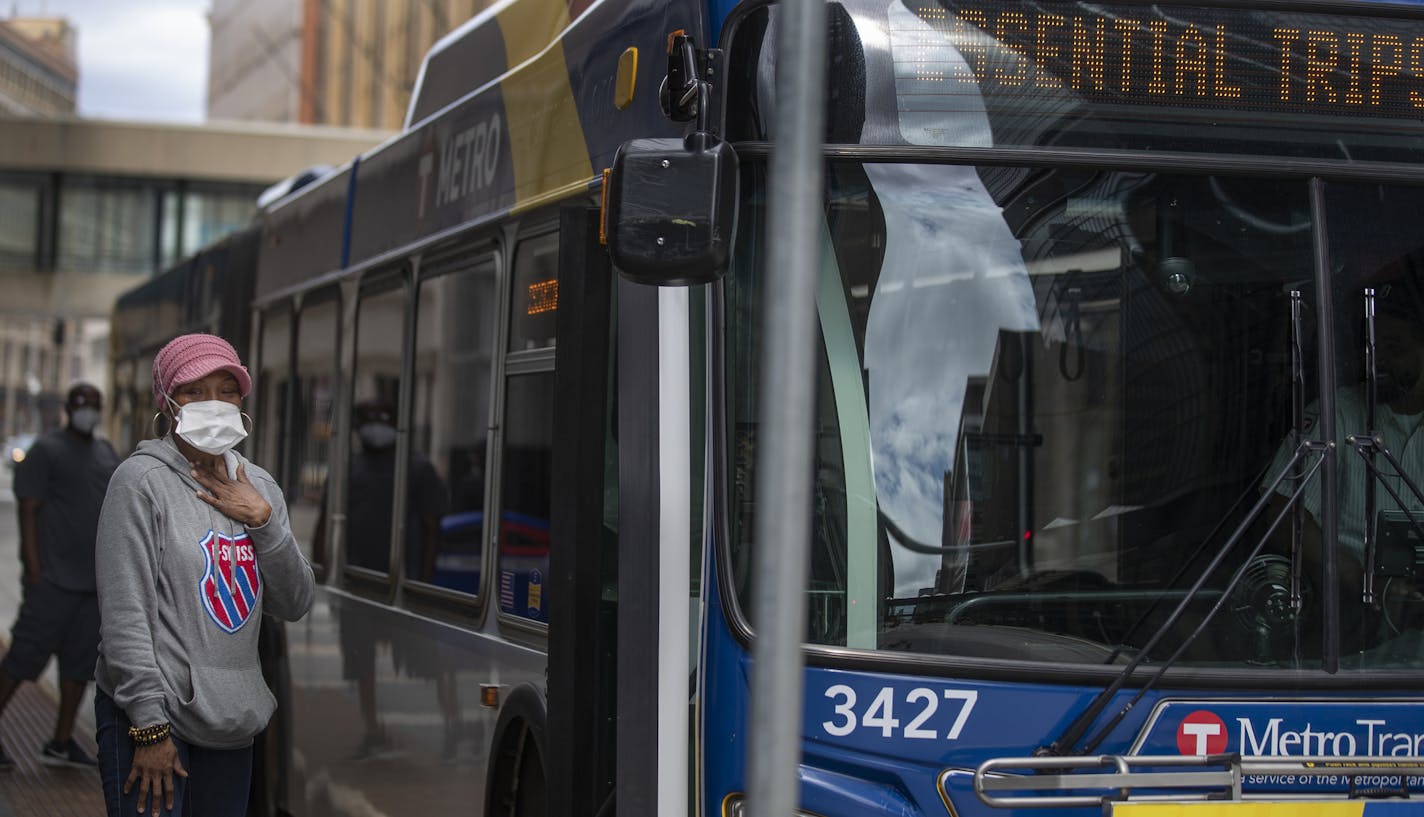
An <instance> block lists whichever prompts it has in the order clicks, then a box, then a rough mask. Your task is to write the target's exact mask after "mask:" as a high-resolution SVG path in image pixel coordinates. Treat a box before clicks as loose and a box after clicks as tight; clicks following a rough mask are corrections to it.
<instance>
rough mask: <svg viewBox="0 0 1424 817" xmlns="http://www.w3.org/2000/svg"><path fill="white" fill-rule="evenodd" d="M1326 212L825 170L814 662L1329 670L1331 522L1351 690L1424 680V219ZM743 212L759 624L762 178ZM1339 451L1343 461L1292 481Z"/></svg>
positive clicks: (750, 181) (1008, 178)
mask: <svg viewBox="0 0 1424 817" xmlns="http://www.w3.org/2000/svg"><path fill="white" fill-rule="evenodd" d="M1317 187H1318V190H1317V191H1316V192H1315V195H1317V196H1319V197H1320V199H1319V200H1317V201H1316V202H1315V204H1316V205H1317V207H1316V209H1315V210H1313V209H1312V184H1311V183H1310V182H1309V181H1306V180H1302V179H1278V178H1267V177H1260V178H1246V177H1234V176H1233V177H1227V176H1217V175H1193V174H1190V173H1149V172H1137V171H1123V170H1113V169H1090V168H1053V169H1046V168H1027V167H1022V168H1016V167H985V168H975V167H969V166H957V165H927V164H919V165H910V164H889V163H883V164H874V163H865V164H860V163H853V162H838V163H833V164H831V165H829V166H828V174H827V178H826V199H825V220H824V230H823V247H822V253H821V266H820V273H819V284H818V291H817V301H818V312H819V319H820V335H821V341H822V343H821V347H820V355H819V367H818V369H819V370H818V373H817V380H818V400H817V414H816V425H815V429H814V433H815V439H816V444H815V451H816V461H815V490H814V494H813V498H814V503H813V505H814V507H813V509H812V510H813V514H814V540H813V545H812V550H813V556H812V563H811V565H810V571H811V574H810V576H811V579H810V586H809V590H808V598H807V604H808V609H809V612H810V615H809V622H810V624H809V631H808V633H807V636H806V637H807V640H808V642H811V643H814V644H822V645H835V646H847V647H852V648H859V649H868V650H881V651H893V652H902V653H903V652H908V653H917V654H922V655H930V656H946V657H957V658H972V659H1007V660H1017V661H1035V662H1051V663H1054V664H1059V665H1061V664H1120V663H1124V662H1126V661H1129V660H1132V659H1134V658H1139V659H1141V660H1143V661H1144V662H1146V663H1148V664H1153V663H1161V662H1166V661H1169V660H1170V661H1173V662H1174V663H1175V665H1179V666H1197V667H1217V668H1232V667H1236V668H1273V667H1274V668H1291V669H1311V668H1317V667H1320V666H1321V665H1322V663H1321V662H1322V646H1321V645H1322V627H1323V625H1322V620H1323V610H1322V603H1323V599H1324V593H1323V592H1322V586H1321V583H1322V576H1323V575H1324V574H1323V568H1322V565H1323V564H1324V563H1325V559H1326V558H1327V553H1326V551H1325V550H1324V548H1325V542H1326V540H1327V539H1329V538H1330V537H1327V536H1325V534H1324V531H1323V529H1322V528H1321V525H1322V524H1324V523H1325V521H1326V520H1329V519H1334V520H1335V524H1334V527H1335V534H1336V538H1337V539H1338V553H1337V557H1336V564H1337V565H1338V567H1339V576H1340V580H1339V585H1340V586H1339V588H1338V590H1339V598H1340V610H1339V616H1340V622H1341V625H1340V626H1341V641H1342V644H1341V649H1342V655H1341V656H1340V665H1341V666H1342V667H1344V668H1347V669H1351V670H1365V669H1386V668H1389V669H1401V668H1414V669H1418V668H1421V667H1424V633H1421V630H1420V626H1421V618H1424V602H1421V601H1420V599H1421V598H1424V597H1421V595H1420V593H1419V592H1418V590H1417V589H1416V587H1417V586H1424V533H1421V527H1420V525H1419V520H1420V519H1421V518H1424V514H1421V513H1420V509H1424V497H1420V496H1418V495H1417V494H1416V492H1415V487H1417V486H1424V435H1417V434H1415V432H1416V431H1417V430H1418V429H1419V427H1420V426H1421V425H1424V231H1421V230H1420V229H1418V224H1417V220H1418V214H1419V213H1424V189H1421V188H1417V187H1408V186H1403V185H1382V184H1374V183H1343V182H1324V183H1321V184H1319V185H1317ZM742 189H743V195H744V201H743V207H742V225H741V227H740V228H739V229H740V233H739V235H738V247H739V250H738V254H737V257H736V258H735V260H734V264H733V269H732V272H731V273H730V274H729V276H728V279H727V283H726V289H725V293H726V313H727V327H728V330H727V352H726V354H727V369H728V372H729V375H728V378H727V383H728V386H727V391H728V395H727V398H728V423H729V425H728V432H727V433H728V452H729V460H730V469H731V483H732V484H731V486H730V507H729V517H730V520H731V528H732V529H731V532H730V533H731V535H730V537H729V546H730V548H731V555H732V565H733V573H734V577H735V583H736V589H737V591H738V593H739V594H740V596H741V599H742V602H743V604H742V607H743V609H746V608H747V605H746V603H745V602H746V599H747V596H746V594H747V593H748V591H749V590H750V588H751V585H752V583H753V581H754V577H753V576H751V575H750V565H752V564H753V562H754V560H753V559H752V558H751V556H750V552H751V550H752V548H753V547H756V546H775V544H774V543H755V542H754V541H753V535H754V527H753V526H754V522H753V520H754V518H755V514H756V513H761V512H780V511H768V510H767V509H761V508H757V507H756V506H755V489H754V483H755V458H756V451H757V436H756V427H757V425H756V421H757V417H756V407H757V394H756V390H757V379H756V377H757V375H756V362H757V359H758V333H759V331H760V326H761V321H762V320H763V319H764V316H763V315H762V314H761V309H760V292H761V283H762V281H763V279H764V277H765V275H766V274H768V272H767V271H765V270H763V269H762V263H763V261H762V257H763V255H764V253H765V244H766V242H767V241H769V240H773V239H772V238H771V237H769V236H767V235H765V233H764V232H763V230H764V221H763V219H764V212H763V209H762V202H763V199H764V196H765V189H764V176H763V168H761V167H760V166H752V167H749V168H747V169H745V170H744V180H743V188H742ZM1321 202H1323V206H1321ZM1319 213H1323V214H1324V218H1320V217H1318V215H1317V214H1319ZM1317 231H1323V237H1324V245H1325V246H1327V247H1328V257H1327V258H1325V259H1322V263H1323V265H1324V266H1323V268H1324V269H1327V270H1328V274H1327V275H1324V276H1321V277H1320V279H1319V280H1322V281H1325V280H1328V283H1327V284H1325V285H1323V286H1318V285H1317V280H1318V279H1317V275H1316V269H1317V258H1316V246H1317V245H1316V242H1315V235H1316V232H1317ZM1293 293H1299V296H1298V303H1299V306H1298V308H1297V309H1296V310H1294V312H1293V310H1292V301H1293ZM1367 296H1368V297H1369V298H1370V303H1372V304H1373V305H1374V313H1373V316H1372V317H1370V318H1369V319H1367V318H1366V314H1367V313H1366V307H1365V304H1366V298H1367ZM1293 315H1294V317H1293ZM1297 337H1298V338H1300V340H1301V342H1300V344H1299V355H1300V363H1301V366H1300V370H1301V372H1302V375H1301V376H1300V377H1296V378H1293V376H1292V359H1293V358H1292V356H1293V348H1292V347H1293V343H1292V339H1293V338H1297ZM1371 337H1373V338H1374V343H1373V346H1371V345H1370V344H1369V343H1368V339H1369V338H1371ZM1370 348H1372V349H1373V350H1374V354H1373V356H1372V359H1373V365H1370V358H1371V356H1369V355H1367V354H1366V352H1367V350H1368V349H1370ZM1327 376H1328V380H1327V379H1326V377H1327ZM1322 382H1325V383H1329V384H1330V385H1331V388H1330V392H1331V393H1330V394H1328V395H1326V394H1322V392H1323V389H1322ZM1371 390H1373V391H1374V392H1375V394H1376V396H1377V400H1375V401H1374V402H1375V405H1374V409H1373V411H1371V410H1370V405H1369V404H1370V402H1371V401H1370V400H1369V399H1368V394H1369V392H1370V391H1371ZM1297 395H1298V396H1297ZM1331 406H1333V409H1334V412H1333V414H1334V417H1333V419H1332V418H1325V417H1322V414H1323V409H1324V408H1328V407H1331ZM1297 407H1298V409H1297ZM1330 433H1334V434H1335V437H1336V442H1337V446H1336V448H1335V449H1334V453H1333V454H1330V453H1326V454H1323V455H1322V454H1319V453H1312V454H1310V455H1308V456H1306V457H1304V458H1302V459H1301V460H1300V461H1299V462H1298V463H1296V464H1295V467H1291V466H1292V456H1291V455H1292V453H1293V452H1294V451H1295V450H1296V448H1297V439H1307V440H1324V435H1326V434H1330ZM1370 439H1374V440H1375V441H1376V442H1378V446H1376V449H1377V450H1367V449H1370V446H1368V445H1364V444H1363V441H1366V440H1370ZM1386 452H1387V453H1386ZM1366 455H1369V458H1367V456H1366ZM1328 456H1334V457H1335V458H1336V462H1337V474H1338V486H1337V490H1334V491H1329V492H1327V491H1326V490H1325V488H1324V484H1325V480H1324V479H1323V478H1322V476H1321V475H1322V473H1323V471H1324V468H1323V467H1322V466H1320V465H1318V461H1319V460H1321V459H1322V458H1323V457H1328ZM1370 458H1372V459H1370ZM1297 487H1299V488H1300V494H1299V495H1300V499H1299V501H1298V503H1296V504H1295V505H1292V503H1290V502H1288V500H1287V497H1288V496H1289V495H1291V493H1292V492H1293V491H1294V490H1295V489H1296V488H1297ZM1273 488H1274V490H1273ZM1263 499H1264V502H1263V503H1262V504H1264V505H1265V506H1266V510H1265V512H1264V513H1261V514H1259V515H1257V516H1256V517H1255V518H1252V517H1251V514H1250V511H1251V510H1252V508H1253V506H1256V505H1257V504H1258V502H1260V501H1262V500H1263ZM1327 501H1330V502H1333V503H1334V504H1333V510H1334V513H1333V514H1327V513H1324V509H1323V503H1325V502H1327ZM1296 506H1298V507H1299V508H1300V511H1299V513H1298V515H1297V514H1295V512H1294V511H1292V510H1291V508H1292V507H1296ZM1293 517H1296V518H1297V519H1298V522H1293V521H1292V518H1293ZM1277 518H1280V519H1281V520H1282V521H1281V522H1280V524H1278V525H1276V526H1274V529H1272V524H1271V523H1272V522H1273V520H1275V519H1277ZM1238 528H1242V529H1243V531H1244V534H1243V535H1241V536H1239V537H1238V538H1236V540H1235V541H1234V542H1233V541H1232V534H1233V532H1235V531H1236V530H1237V529H1238ZM1297 528H1298V529H1299V531H1300V535H1299V541H1298V543H1297V541H1296V538H1295V537H1294V536H1293V530H1295V529H1297ZM1367 540H1368V541H1369V542H1370V546H1369V547H1367V546H1366V541H1367ZM1219 554H1224V556H1222V557H1221V558H1219V559H1218V556H1219ZM1214 562H1215V563H1217V565H1218V566H1217V567H1216V569H1214V570H1211V571H1208V567H1209V566H1210V565H1211V564H1213V563H1214ZM1294 576H1299V578H1293V577H1294ZM1198 583H1200V585H1201V586H1200V588H1198V589H1197V590H1196V591H1195V592H1189V591H1190V590H1191V588H1193V586H1194V585H1197V584H1198ZM1366 591H1372V592H1373V596H1372V597H1371V598H1370V600H1368V601H1366V600H1365V593H1366ZM1179 605H1180V606H1182V608H1183V609H1182V615H1180V616H1179V617H1177V618H1176V619H1175V620H1173V619H1172V618H1171V617H1170V616H1171V614H1172V612H1173V610H1174V609H1175V608H1177V607H1178V606H1179ZM1164 627H1166V628H1169V631H1168V633H1167V637H1163V638H1160V640H1158V641H1157V642H1156V645H1155V646H1153V637H1154V636H1156V635H1158V633H1159V631H1161V630H1162V629H1163V628H1164ZM1179 651H1180V652H1179Z"/></svg>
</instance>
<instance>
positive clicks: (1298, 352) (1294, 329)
mask: <svg viewBox="0 0 1424 817" xmlns="http://www.w3.org/2000/svg"><path fill="white" fill-rule="evenodd" d="M1300 332H1301V296H1300V292H1299V291H1298V290H1293V291H1292V292H1291V385H1292V389H1291V419H1292V421H1293V431H1292V439H1294V440H1295V442H1296V449H1295V453H1294V454H1292V455H1291V458H1290V461H1289V462H1287V463H1286V464H1285V466H1284V467H1283V468H1281V469H1280V472H1279V473H1277V474H1276V475H1275V477H1274V478H1273V479H1272V480H1271V484H1270V486H1269V487H1268V488H1267V489H1266V490H1265V491H1263V492H1262V493H1261V498H1260V499H1259V500H1257V501H1256V504H1255V505H1253V506H1252V508H1251V510H1250V512H1249V513H1247V514H1246V518H1245V519H1243V520H1241V522H1240V524H1238V525H1237V526H1236V530H1235V531H1234V532H1233V533H1232V534H1231V536H1230V537H1229V538H1228V539H1227V540H1226V542H1225V543H1224V544H1223V545H1222V546H1221V548H1220V549H1218V551H1217V553H1216V555H1215V556H1214V557H1212V560H1211V562H1210V564H1208V565H1207V566H1206V568H1205V569H1204V570H1203V571H1202V572H1201V574H1200V575H1199V576H1198V578H1197V580H1196V582H1195V583H1193V584H1192V586H1191V588H1190V589H1189V590H1187V593H1186V595H1184V596H1183V597H1182V600H1181V601H1180V602H1178V603H1177V607H1176V609H1174V610H1173V611H1172V613H1171V615H1169V616H1168V617H1167V619H1166V620H1165V621H1164V622H1162V624H1161V626H1159V627H1158V628H1157V631H1156V632H1155V633H1153V635H1152V637H1151V638H1149V639H1148V640H1147V643H1146V644H1145V645H1143V647H1142V648H1141V649H1140V650H1138V652H1137V654H1136V655H1135V656H1133V658H1132V660H1131V661H1129V662H1128V663H1127V665H1126V666H1124V667H1123V669H1122V671H1121V672H1119V673H1118V675H1117V677H1116V678H1114V679H1113V682H1112V683H1111V684H1109V685H1108V686H1107V687H1105V688H1104V689H1103V690H1102V691H1101V692H1099V693H1098V694H1097V696H1096V697H1094V698H1093V700H1092V702H1091V703H1089V704H1088V706H1087V708H1086V709H1084V710H1083V711H1082V712H1081V713H1079V715H1078V717H1076V718H1074V719H1073V721H1072V722H1071V723H1070V724H1068V728H1067V729H1065V730H1064V731H1063V734H1062V735H1060V736H1059V737H1058V739H1057V740H1055V741H1053V742H1052V743H1050V744H1049V745H1048V746H1046V747H1041V748H1039V750H1038V751H1037V752H1036V754H1038V755H1040V756H1042V755H1064V754H1072V753H1074V752H1075V751H1079V750H1077V749H1076V745H1077V743H1078V741H1079V739H1081V738H1082V737H1083V735H1084V734H1085V733H1087V731H1088V729H1089V728H1090V727H1091V726H1092V725H1093V723H1095V722H1096V721H1097V719H1098V716H1099V715H1101V714H1102V712H1103V710H1104V709H1106V708H1107V705H1108V702H1109V701H1110V700H1112V698H1113V696H1114V695H1116V694H1117V692H1118V690H1120V689H1122V687H1123V686H1124V685H1125V684H1126V683H1127V681H1128V679H1129V678H1131V677H1132V675H1133V673H1135V672H1136V671H1137V668H1138V666H1140V665H1141V664H1142V662H1143V661H1144V660H1145V659H1146V657H1147V656H1148V655H1150V654H1151V652H1152V650H1153V649H1154V648H1155V647H1156V646H1157V642H1159V641H1161V640H1162V638H1163V637H1164V636H1165V635H1166V634H1167V633H1168V631H1170V630H1171V629H1172V627H1173V626H1174V625H1175V624H1176V623H1177V621H1178V620H1179V619H1180V618H1181V617H1182V615H1183V613H1185V612H1186V609H1187V607H1188V605H1190V604H1191V603H1192V602H1193V601H1194V600H1195V599H1196V596H1197V593H1199V592H1201V589H1202V587H1204V586H1205V585H1206V580H1207V579H1208V578H1210V577H1211V575H1212V574H1213V573H1215V572H1216V569H1217V568H1218V567H1219V566H1220V565H1221V562H1222V561H1223V560H1224V559H1225V558H1226V556H1227V555H1228V554H1229V553H1231V551H1232V550H1233V549H1234V548H1235V547H1236V543H1237V542H1238V541H1240V539H1241V537H1242V536H1244V535H1245V533H1246V530H1247V529H1248V528H1249V527H1250V526H1251V525H1252V524H1253V523H1255V521H1256V519H1257V517H1259V516H1260V515H1261V512H1262V511H1263V510H1264V509H1265V507H1266V505H1267V504H1268V503H1269V502H1270V500H1271V497H1273V496H1275V493H1276V488H1277V487H1279V486H1280V484H1281V482H1283V481H1284V480H1285V479H1286V478H1287V477H1290V478H1291V479H1292V480H1293V482H1294V486H1293V490H1292V492H1291V495H1290V500H1289V502H1287V504H1286V507H1285V508H1284V509H1282V511H1281V513H1279V514H1277V515H1276V518H1275V519H1274V520H1273V521H1272V522H1271V525H1270V527H1269V528H1267V530H1266V532H1265V533H1264V534H1263V535H1262V536H1261V538H1260V539H1259V540H1258V541H1257V542H1256V545H1255V546H1254V547H1253V548H1252V549H1251V553H1250V554H1249V555H1248V556H1247V557H1246V558H1245V559H1244V560H1242V562H1241V567H1240V568H1238V569H1237V571H1236V573H1235V574H1234V575H1233V576H1232V577H1231V580H1230V581H1229V582H1228V583H1227V586H1226V588H1225V590H1224V591H1223V592H1222V594H1221V597H1220V598H1219V599H1217V602H1216V604H1215V605H1213V606H1212V608H1211V610H1209V611H1208V612H1207V614H1206V615H1205V616H1204V617H1203V618H1202V620H1201V622H1200V623H1199V624H1198V625H1197V628H1196V630H1195V631H1193V632H1192V633H1191V635H1190V636H1188V637H1187V639H1186V640H1184V641H1183V642H1182V643H1181V644H1180V645H1179V646H1178V647H1177V650H1176V651H1175V652H1173V653H1172V655H1171V656H1170V657H1169V658H1168V659H1167V660H1166V661H1165V662H1163V664H1162V666H1161V667H1160V668H1158V670H1157V672H1156V673H1155V674H1154V675H1153V676H1152V677H1151V678H1149V679H1148V680H1147V682H1146V683H1145V684H1144V685H1143V686H1142V688H1141V689H1139V690H1138V692H1137V694H1136V695H1135V696H1133V698H1132V700H1130V701H1128V702H1127V704H1126V705H1124V706H1123V707H1122V708H1121V709H1119V710H1118V712H1117V714H1116V715H1114V716H1113V718H1112V719H1111V720H1110V721H1109V722H1108V723H1107V724H1106V725H1104V726H1103V728H1102V729H1100V730H1098V733H1097V734H1096V735H1095V736H1094V737H1093V738H1092V739H1091V740H1090V741H1089V742H1088V744H1087V745H1086V746H1085V747H1084V748H1083V749H1082V750H1081V753H1085V754H1086V753H1088V752H1091V751H1092V750H1093V749H1095V748H1097V746H1098V744H1099V743H1101V742H1102V740H1103V739H1104V738H1105V737H1106V736H1107V734H1108V733H1109V732H1111V731H1112V729H1113V728H1114V727H1115V726H1117V724H1118V723H1119V722H1120V721H1121V720H1122V719H1123V718H1124V717H1125V716H1126V715H1127V713H1128V712H1130V711H1132V708H1133V707H1134V706H1136V705H1137V702H1138V701H1140V700H1141V699H1142V696H1143V695H1145V694H1146V693H1147V691H1148V690H1150V689H1151V688H1152V687H1153V686H1154V685H1156V683H1157V681H1158V680H1160V679H1161V678H1162V676H1163V674H1164V673H1166V671H1167V670H1168V669H1169V668H1171V666H1172V665H1173V664H1174V663H1176V661H1177V659H1178V658H1180V657H1181V656H1182V654H1183V653H1185V652H1186V650H1187V648H1188V647H1189V646H1191V644H1192V642H1194V641H1195V640H1196V639H1197V637H1198V636H1200V635H1201V634H1202V633H1203V632H1204V631H1205V629H1206V625H1207V624H1208V623H1209V622H1210V621H1211V619H1212V618H1213V617H1214V616H1215V615H1216V613H1217V612H1218V611H1219V610H1220V609H1221V606H1222V605H1223V604H1225V603H1226V601H1227V600H1228V599H1229V598H1230V597H1231V591H1232V590H1233V589H1235V587H1236V584H1237V582H1239V581H1240V580H1241V577H1242V576H1244V575H1245V572H1246V570H1247V568H1248V567H1249V566H1250V565H1251V561H1252V559H1254V558H1255V557H1256V555H1257V554H1258V553H1260V552H1261V548H1262V547H1264V546H1265V544H1266V542H1267V541H1269V540H1270V538H1271V535H1272V534H1273V533H1274V532H1275V530H1276V527H1277V526H1279V525H1280V523H1281V520H1282V519H1283V518H1284V517H1285V515H1286V514H1287V513H1291V514H1292V517H1291V520H1292V531H1291V605H1292V609H1295V610H1299V608H1300V569H1301V568H1300V563H1301V559H1302V553H1301V535H1302V527H1303V518H1302V511H1301V503H1300V501H1299V500H1300V496H1301V494H1302V493H1303V492H1304V491H1305V487H1306V485H1308V484H1309V483H1310V480H1311V479H1312V478H1313V477H1314V476H1315V474H1316V472H1317V471H1319V470H1320V466H1321V464H1322V463H1323V462H1324V461H1325V458H1324V457H1323V456H1321V457H1318V458H1317V459H1316V460H1315V464H1314V465H1312V466H1311V467H1310V470H1309V471H1308V472H1306V473H1299V472H1297V471H1296V470H1295V469H1296V466H1297V465H1299V464H1300V462H1301V461H1302V460H1303V459H1304V458H1305V456H1306V455H1307V454H1308V453H1311V452H1323V451H1325V450H1327V449H1328V448H1329V445H1328V444H1326V443H1324V442H1321V441H1318V440H1306V439H1305V369H1304V364H1303V360H1304V353H1303V348H1304V347H1303V345H1302V341H1301V334H1300ZM1247 490H1248V491H1249V490H1250V489H1249V488H1248V489H1247ZM1243 496H1244V495H1243ZM1239 503H1240V500H1237V504H1239ZM1232 507H1233V509H1234V508H1235V505H1233V506H1232ZM1211 535H1212V536H1214V535H1215V529H1213V531H1212V534H1211ZM1207 541H1210V536H1208V537H1207V539H1205V540H1203V545H1204V544H1205V543H1206V542H1207ZM1200 550H1201V549H1200V548H1198V550H1197V552H1198V553H1199V552H1200ZM1193 558H1195V554H1193ZM1173 581H1174V583H1175V577H1174V579H1173ZM1135 626H1136V625H1134V627H1135ZM1115 654H1116V651H1115Z"/></svg>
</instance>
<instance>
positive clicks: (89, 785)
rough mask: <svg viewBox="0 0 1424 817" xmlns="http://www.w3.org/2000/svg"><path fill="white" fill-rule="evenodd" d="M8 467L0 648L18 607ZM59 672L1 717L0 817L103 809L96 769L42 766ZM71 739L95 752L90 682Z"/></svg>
mask: <svg viewBox="0 0 1424 817" xmlns="http://www.w3.org/2000/svg"><path fill="white" fill-rule="evenodd" d="M10 479H11V469H10V467H9V466H8V465H7V464H0V647H3V646H4V645H6V644H8V643H9V637H10V627H11V625H13V624H14V622H15V615H16V613H18V612H19V609H20V557H19V534H18V532H17V528H16V519H15V496H14V494H13V493H11V491H10ZM58 680H59V677H58V673H57V670H56V669H55V665H54V662H53V661H51V662H50V664H49V666H48V667H47V668H46V669H45V671H44V673H43V674H42V675H41V676H40V678H39V682H38V683H34V684H22V685H21V686H20V688H19V690H17V691H16V692H15V696H14V697H13V698H12V699H11V700H10V704H9V706H7V707H5V713H4V715H3V716H0V745H3V746H4V748H5V752H6V753H7V754H8V755H9V756H10V757H11V759H13V760H14V761H15V768H14V770H13V771H10V772H4V773H0V817H94V815H102V814H103V813H104V798H103V795H102V792H101V791H100V786H99V775H98V773H97V772H94V771H91V770H87V769H71V768H65V767H53V766H46V765H44V764H42V763H40V762H39V750H40V747H41V746H42V745H43V744H44V743H45V742H46V741H48V740H49V739H50V736H51V734H52V733H53V731H54V720H55V709H56V703H57V702H58V700H59V693H58ZM74 738H75V740H77V741H79V744H80V745H81V746H83V747H85V749H86V750H87V751H89V752H93V751H94V693H93V686H92V685H91V686H90V689H89V693H88V694H87V695H85V698H84V701H83V703H81V704H80V706H79V716H78V723H77V724H76V725H75V729H74Z"/></svg>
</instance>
